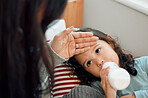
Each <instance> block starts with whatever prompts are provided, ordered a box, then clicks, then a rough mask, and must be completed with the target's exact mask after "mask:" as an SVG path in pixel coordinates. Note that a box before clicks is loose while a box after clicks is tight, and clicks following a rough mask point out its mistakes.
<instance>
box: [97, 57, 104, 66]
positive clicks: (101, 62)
mask: <svg viewBox="0 0 148 98" xmlns="http://www.w3.org/2000/svg"><path fill="white" fill-rule="evenodd" d="M103 64H104V60H103V59H99V60H98V64H97V65H98V66H101V67H102V66H103Z"/></svg>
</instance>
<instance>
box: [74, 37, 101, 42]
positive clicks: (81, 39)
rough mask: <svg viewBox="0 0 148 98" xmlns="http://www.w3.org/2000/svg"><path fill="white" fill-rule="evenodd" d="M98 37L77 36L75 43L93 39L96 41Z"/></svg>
mask: <svg viewBox="0 0 148 98" xmlns="http://www.w3.org/2000/svg"><path fill="white" fill-rule="evenodd" d="M98 39H99V38H98V37H95V36H93V37H87V38H77V39H75V42H76V43H83V42H93V41H98Z"/></svg>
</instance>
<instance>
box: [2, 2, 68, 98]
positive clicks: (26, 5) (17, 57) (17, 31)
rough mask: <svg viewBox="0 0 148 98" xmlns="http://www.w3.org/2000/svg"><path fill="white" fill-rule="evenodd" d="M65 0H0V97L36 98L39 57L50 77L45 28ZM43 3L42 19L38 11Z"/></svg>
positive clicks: (39, 83) (39, 84) (64, 4)
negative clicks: (45, 45) (39, 17)
mask: <svg viewBox="0 0 148 98" xmlns="http://www.w3.org/2000/svg"><path fill="white" fill-rule="evenodd" d="M66 3H67V0H0V98H34V97H36V98H38V97H40V90H39V89H38V88H40V87H41V81H40V80H41V79H40V76H39V70H40V69H39V63H40V62H39V61H43V64H45V65H46V67H48V72H49V73H50V76H51V78H52V75H53V74H52V69H53V68H52V66H51V65H50V64H49V61H48V56H47V48H45V47H44V43H45V39H44V35H43V34H44V32H45V30H46V27H47V25H48V24H49V23H51V22H52V21H53V20H54V19H57V18H60V16H61V15H62V13H63V11H64V8H65V6H66ZM42 4H44V7H45V10H44V12H43V13H42V15H43V16H42V20H41V23H39V21H38V12H39V10H40V9H39V8H40V7H41V5H42Z"/></svg>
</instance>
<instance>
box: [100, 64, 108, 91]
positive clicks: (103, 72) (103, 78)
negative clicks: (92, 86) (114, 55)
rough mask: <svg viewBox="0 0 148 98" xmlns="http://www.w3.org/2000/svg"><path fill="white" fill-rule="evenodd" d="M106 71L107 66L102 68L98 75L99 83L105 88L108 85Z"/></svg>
mask: <svg viewBox="0 0 148 98" xmlns="http://www.w3.org/2000/svg"><path fill="white" fill-rule="evenodd" d="M108 73H109V67H107V68H105V69H102V70H101V71H100V77H101V85H102V88H106V86H108V83H109V82H108Z"/></svg>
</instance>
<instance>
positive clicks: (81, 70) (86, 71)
mask: <svg viewBox="0 0 148 98" xmlns="http://www.w3.org/2000/svg"><path fill="white" fill-rule="evenodd" d="M80 31H85V32H92V33H93V34H94V36H97V37H99V41H98V43H97V44H96V45H94V46H92V47H91V48H90V50H89V51H87V52H84V53H81V54H78V55H75V56H73V57H71V58H70V59H69V61H68V63H69V64H71V66H72V68H73V70H74V71H75V74H76V75H77V76H78V78H79V79H80V80H81V84H84V85H90V86H92V87H94V88H95V89H97V90H102V89H100V87H99V86H100V85H99V83H100V84H101V87H102V88H103V91H104V92H103V94H104V93H105V95H108V92H112V94H116V92H117V95H118V96H120V98H148V56H145V57H139V58H133V56H132V55H131V54H126V53H125V51H123V50H122V49H121V48H120V46H119V45H118V44H117V43H116V42H115V40H114V39H113V38H112V37H111V36H108V35H107V34H104V33H103V32H100V31H98V30H94V29H89V28H87V29H82V30H80ZM79 47H80V48H81V47H83V46H78V48H79ZM109 61H111V62H115V63H116V64H118V66H119V67H121V68H124V69H125V70H127V71H128V72H129V74H130V77H131V82H130V85H129V86H128V87H127V88H126V89H124V90H122V91H116V90H114V89H113V88H112V87H111V86H110V85H109V83H108V78H107V76H108V72H109V68H106V69H102V65H103V64H104V63H105V62H109ZM112 94H111V95H112ZM108 96H109V95H108Z"/></svg>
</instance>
